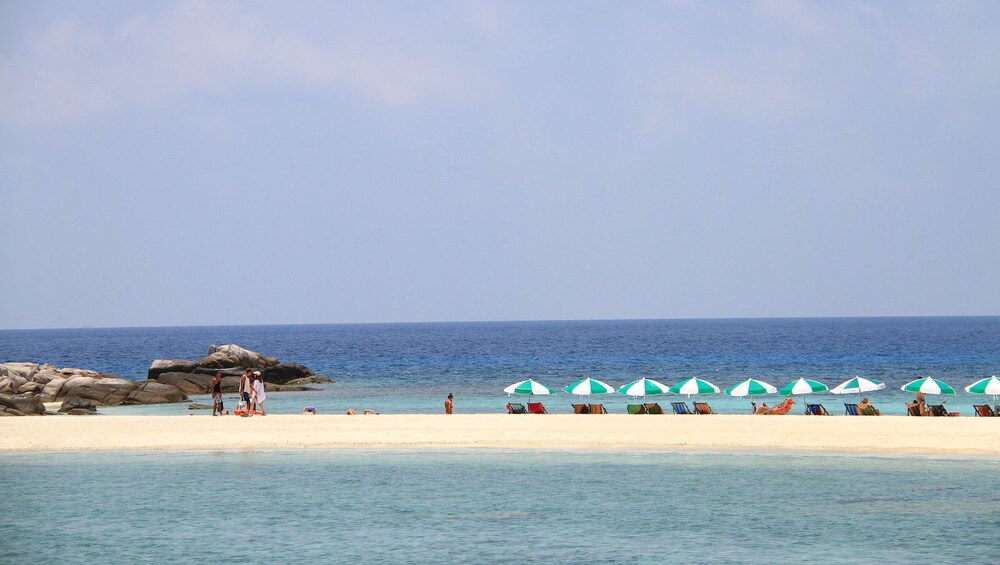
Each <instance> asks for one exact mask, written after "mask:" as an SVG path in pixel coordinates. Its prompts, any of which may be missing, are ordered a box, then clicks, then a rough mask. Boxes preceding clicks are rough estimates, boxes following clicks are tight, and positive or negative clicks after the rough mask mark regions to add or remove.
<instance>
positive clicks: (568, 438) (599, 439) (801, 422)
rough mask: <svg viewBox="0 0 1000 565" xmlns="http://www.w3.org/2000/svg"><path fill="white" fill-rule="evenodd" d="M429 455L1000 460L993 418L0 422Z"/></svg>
mask: <svg viewBox="0 0 1000 565" xmlns="http://www.w3.org/2000/svg"><path fill="white" fill-rule="evenodd" d="M434 447H440V448H510V449H546V450H558V449H569V450H602V451H607V450H683V449H694V450H722V451H726V450H736V451H738V450H799V451H804V452H823V451H830V452H860V453H883V454H922V455H977V456H988V457H995V456H1000V419H998V420H993V419H990V418H972V417H964V418H907V417H893V416H886V417H881V418H851V417H846V416H842V417H841V416H830V417H816V416H801V415H789V416H775V417H767V416H749V415H717V416H670V415H667V416H629V415H625V414H608V415H601V416H596V415H594V416H580V415H571V414H556V415H548V416H535V415H507V414H456V415H453V416H445V415H378V416H343V415H318V416H304V415H300V414H295V415H269V416H266V417H262V416H254V417H251V418H239V417H236V416H228V417H226V416H224V417H214V418H213V417H212V416H208V415H200V414H199V415H185V416H41V417H37V416H36V417H21V418H3V419H0V453H2V452H17V451H29V452H31V451H35V452H41V451H118V450H123V451H131V450H135V451H142V450H177V451H192V450H194V451H199V450H289V449H292V450H294V449H320V448H392V449H396V448H404V449H405V448H434Z"/></svg>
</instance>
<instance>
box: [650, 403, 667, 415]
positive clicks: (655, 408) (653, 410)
mask: <svg viewBox="0 0 1000 565" xmlns="http://www.w3.org/2000/svg"><path fill="white" fill-rule="evenodd" d="M646 413H647V414H663V407H662V406H660V405H659V404H657V403H655V402H651V403H649V404H646Z"/></svg>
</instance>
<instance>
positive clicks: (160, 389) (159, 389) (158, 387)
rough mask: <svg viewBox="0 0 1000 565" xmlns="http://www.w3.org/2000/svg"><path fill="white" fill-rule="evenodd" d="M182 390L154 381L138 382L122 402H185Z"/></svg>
mask: <svg viewBox="0 0 1000 565" xmlns="http://www.w3.org/2000/svg"><path fill="white" fill-rule="evenodd" d="M187 400H188V397H187V395H186V394H184V391H182V390H181V389H179V388H177V387H175V386H173V385H165V384H162V383H158V382H154V381H146V382H144V383H138V386H137V387H136V388H135V390H133V391H132V392H131V393H129V395H128V398H126V399H125V402H124V403H123V404H173V403H177V402H187Z"/></svg>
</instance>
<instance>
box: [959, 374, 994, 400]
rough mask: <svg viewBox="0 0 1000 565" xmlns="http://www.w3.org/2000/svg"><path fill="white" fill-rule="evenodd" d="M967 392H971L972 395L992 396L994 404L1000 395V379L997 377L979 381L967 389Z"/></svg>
mask: <svg viewBox="0 0 1000 565" xmlns="http://www.w3.org/2000/svg"><path fill="white" fill-rule="evenodd" d="M965 392H971V393H972V394H992V395H993V402H996V401H997V396H998V395H1000V379H998V378H997V376H996V375H993V376H992V377H986V378H985V379H979V380H978V381H976V382H974V383H972V384H971V385H969V386H967V387H965Z"/></svg>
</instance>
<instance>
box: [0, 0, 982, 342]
mask: <svg viewBox="0 0 1000 565" xmlns="http://www.w3.org/2000/svg"><path fill="white" fill-rule="evenodd" d="M998 24H1000V3H998V2H992V1H985V2H961V1H953V0H949V1H946V2H863V1H844V2H815V3H812V2H794V1H774V2H705V3H700V2H687V1H674V2H575V1H574V2H474V3H472V2H470V3H464V2H460V3H447V2H428V3H422V2H398V3H379V2H368V1H366V2H354V3H335V4H332V3H328V2H317V3H307V2H294V3H286V2H249V1H248V2H243V1H241V2H192V1H180V2H131V1H129V2H111V1H102V2H76V1H69V2H38V1H34V0H32V1H10V0H8V1H5V2H2V3H0V210H2V211H3V215H2V218H3V219H2V221H0V262H2V265H3V273H2V275H0V327H4V328H30V327H76V326H84V325H91V326H132V325H189V324H190V325H201V324H258V323H311V322H382V321H447V320H514V319H517V320H521V319H577V318H587V319H590V318H674V317H743V316H852V315H965V314H993V315H995V314H1000V34H998V33H997V28H998Z"/></svg>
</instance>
